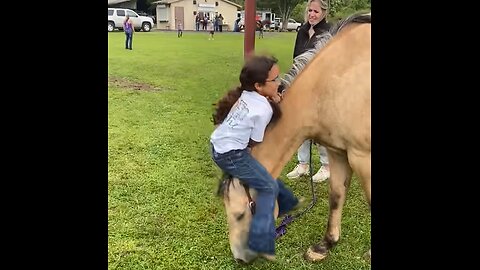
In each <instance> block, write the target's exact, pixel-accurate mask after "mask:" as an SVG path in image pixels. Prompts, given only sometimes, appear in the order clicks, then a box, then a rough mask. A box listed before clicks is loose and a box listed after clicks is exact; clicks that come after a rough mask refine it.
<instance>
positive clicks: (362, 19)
mask: <svg viewBox="0 0 480 270" xmlns="http://www.w3.org/2000/svg"><path fill="white" fill-rule="evenodd" d="M350 23H371V13H367V14H364V13H357V14H352V15H350V16H348V17H347V18H345V19H343V20H340V21H339V22H338V23H336V24H335V25H333V26H332V27H330V30H329V31H326V32H323V33H322V34H320V35H317V36H316V37H317V40H316V42H315V44H314V46H315V47H314V48H312V49H309V50H307V51H305V52H304V53H302V54H300V55H298V56H297V57H295V58H294V59H293V65H292V68H291V69H290V71H288V72H287V73H285V75H284V76H283V78H282V79H281V80H282V85H283V88H284V90H283V91H285V90H287V88H288V87H290V84H291V83H292V82H293V80H294V79H295V77H296V76H297V75H298V74H299V73H300V72H301V71H302V70H303V69H304V68H305V66H306V65H307V64H308V63H309V62H310V61H311V60H312V59H313V57H314V56H315V55H316V54H317V53H318V52H319V51H320V50H321V49H322V48H323V47H325V45H326V44H327V43H328V42H329V41H330V40H331V39H332V37H333V36H335V35H336V34H337V33H338V32H340V31H341V30H342V29H343V27H345V26H346V25H348V24H350Z"/></svg>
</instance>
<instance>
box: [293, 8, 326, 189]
mask: <svg viewBox="0 0 480 270" xmlns="http://www.w3.org/2000/svg"><path fill="white" fill-rule="evenodd" d="M327 13H328V1H327V0H309V1H308V4H307V8H306V10H305V24H304V25H302V26H301V27H300V29H299V30H298V33H297V39H296V40H295V48H294V51H293V58H295V57H297V56H298V55H300V54H302V53H304V52H305V51H307V50H309V49H313V48H314V46H315V42H316V41H317V38H316V36H317V35H320V34H322V33H323V32H326V31H328V30H329V29H330V24H328V23H327V21H326V17H327ZM310 144H311V140H306V141H305V142H303V144H302V145H301V146H300V148H298V153H297V158H298V164H297V166H296V167H295V169H293V171H291V172H289V173H288V174H287V177H288V178H290V179H294V178H298V177H300V176H302V175H308V174H309V171H310V164H309V162H310ZM318 151H319V154H320V163H321V166H320V169H319V170H318V172H317V173H316V174H315V175H314V176H313V177H312V180H313V182H315V183H319V182H323V181H325V180H327V179H328V178H330V168H329V166H328V165H329V164H328V156H327V149H325V147H323V146H319V147H318Z"/></svg>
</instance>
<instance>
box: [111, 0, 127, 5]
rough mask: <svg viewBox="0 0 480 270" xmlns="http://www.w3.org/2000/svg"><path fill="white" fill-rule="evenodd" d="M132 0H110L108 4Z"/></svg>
mask: <svg viewBox="0 0 480 270" xmlns="http://www.w3.org/2000/svg"><path fill="white" fill-rule="evenodd" d="M130 1H131V0H108V4H109V5H113V4H120V3H123V2H130Z"/></svg>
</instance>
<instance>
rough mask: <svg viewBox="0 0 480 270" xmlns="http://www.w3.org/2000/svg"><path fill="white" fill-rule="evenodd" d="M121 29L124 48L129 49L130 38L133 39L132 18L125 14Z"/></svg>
mask: <svg viewBox="0 0 480 270" xmlns="http://www.w3.org/2000/svg"><path fill="white" fill-rule="evenodd" d="M123 31H125V37H126V39H125V49H128V50H131V49H132V39H133V32H135V30H134V28H133V23H132V20H131V19H130V16H128V15H127V16H126V17H125V20H124V21H123Z"/></svg>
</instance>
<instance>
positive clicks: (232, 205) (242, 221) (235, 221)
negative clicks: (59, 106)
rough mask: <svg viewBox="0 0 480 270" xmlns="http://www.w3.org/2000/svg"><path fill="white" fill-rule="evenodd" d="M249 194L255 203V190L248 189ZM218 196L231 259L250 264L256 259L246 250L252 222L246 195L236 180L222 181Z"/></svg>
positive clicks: (254, 254) (275, 215)
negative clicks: (223, 207)
mask: <svg viewBox="0 0 480 270" xmlns="http://www.w3.org/2000/svg"><path fill="white" fill-rule="evenodd" d="M249 193H250V196H251V198H252V199H253V200H254V201H255V197H256V192H255V190H254V189H249ZM218 194H219V195H221V196H223V203H224V205H225V212H226V215H227V223H228V239H229V241H230V249H231V251H232V254H233V257H234V258H235V260H237V261H242V262H245V263H248V262H251V261H252V260H253V259H255V258H256V257H257V254H256V253H255V252H252V251H251V250H250V249H249V248H248V232H249V230H250V223H251V222H252V210H251V208H250V206H249V198H248V194H247V192H246V190H245V188H244V186H243V185H242V184H241V183H240V181H239V180H238V179H237V178H233V179H227V178H225V179H223V181H222V182H221V184H220V186H219V190H218ZM277 215H278V204H276V205H275V212H274V217H275V218H276V217H277Z"/></svg>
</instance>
